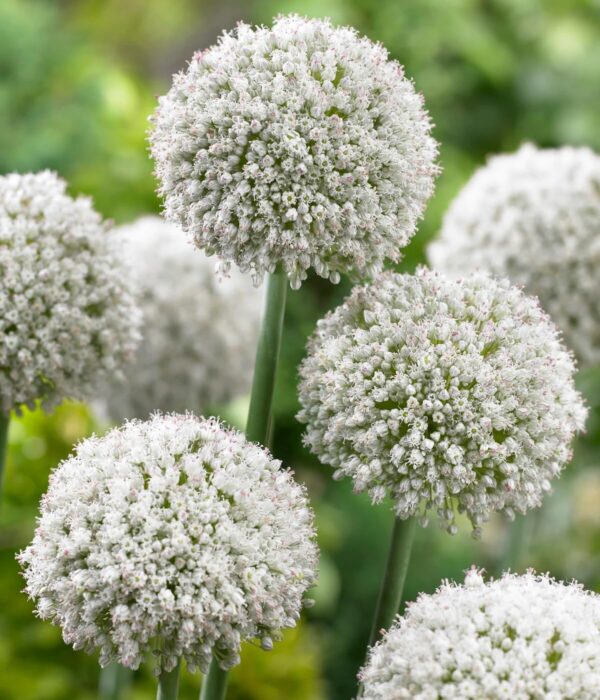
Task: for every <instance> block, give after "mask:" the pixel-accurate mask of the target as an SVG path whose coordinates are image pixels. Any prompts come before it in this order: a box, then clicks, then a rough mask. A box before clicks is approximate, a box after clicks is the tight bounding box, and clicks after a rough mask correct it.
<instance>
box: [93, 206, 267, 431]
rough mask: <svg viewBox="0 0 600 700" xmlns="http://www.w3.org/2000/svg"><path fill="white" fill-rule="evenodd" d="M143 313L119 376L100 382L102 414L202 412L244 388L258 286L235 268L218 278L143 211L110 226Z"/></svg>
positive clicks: (178, 234)
mask: <svg viewBox="0 0 600 700" xmlns="http://www.w3.org/2000/svg"><path fill="white" fill-rule="evenodd" d="M117 233H118V234H119V235H120V236H121V238H122V240H123V242H124V244H125V252H126V257H127V258H128V262H129V266H130V269H131V272H132V274H133V281H134V283H135V287H136V289H137V293H138V303H139V306H140V308H141V310H142V313H143V326H142V335H143V342H142V344H141V345H140V347H139V349H138V352H137V354H136V358H135V361H134V363H133V365H132V366H131V367H129V368H128V371H127V379H126V382H125V383H121V384H120V385H118V386H112V385H111V386H108V387H107V391H106V399H105V404H106V408H107V409H108V414H109V416H110V417H111V418H112V419H113V420H115V421H118V422H120V421H121V420H123V419H125V418H147V417H148V416H149V415H150V414H151V413H152V412H153V411H155V410H160V411H175V412H182V411H185V410H187V409H194V410H197V411H204V410H206V409H208V408H211V407H215V406H218V405H220V404H222V403H223V402H225V401H228V400H230V399H232V398H234V397H236V396H240V395H241V394H243V393H244V392H246V391H247V390H248V389H249V386H250V380H251V377H252V368H253V365H254V355H255V349H256V340H257V337H258V328H259V324H260V315H261V305H262V292H261V291H259V290H258V289H256V287H254V285H253V284H252V282H251V280H250V278H249V277H245V276H244V275H242V274H241V273H239V272H237V271H233V272H232V274H231V276H229V277H225V278H222V279H221V278H219V277H218V276H217V274H216V273H215V269H214V268H215V263H214V261H211V260H210V259H209V258H207V257H206V256H205V255H204V254H203V253H201V252H200V251H196V250H194V248H193V247H192V246H191V245H190V243H189V242H188V241H186V239H185V234H184V233H183V232H182V231H181V230H180V229H179V228H177V227H176V226H174V225H173V224H169V223H166V222H165V221H163V220H161V219H160V218H158V217H153V216H148V217H144V218H141V219H139V220H138V221H136V222H134V223H133V224H131V225H129V226H123V227H121V228H120V229H117Z"/></svg>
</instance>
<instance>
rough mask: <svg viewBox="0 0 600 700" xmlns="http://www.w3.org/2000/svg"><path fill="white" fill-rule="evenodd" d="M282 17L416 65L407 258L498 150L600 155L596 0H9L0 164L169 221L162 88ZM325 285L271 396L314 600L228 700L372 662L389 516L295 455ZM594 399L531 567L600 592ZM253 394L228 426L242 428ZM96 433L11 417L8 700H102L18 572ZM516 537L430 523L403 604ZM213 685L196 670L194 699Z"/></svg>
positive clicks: (312, 299)
mask: <svg viewBox="0 0 600 700" xmlns="http://www.w3.org/2000/svg"><path fill="white" fill-rule="evenodd" d="M280 12H299V13H302V14H308V15H313V16H330V17H331V18H332V19H333V20H334V21H336V22H341V23H348V24H352V25H354V26H356V27H357V28H358V29H359V30H360V31H361V32H363V33H366V34H367V35H368V36H370V37H371V38H372V39H375V40H380V41H382V42H383V43H384V44H385V45H386V46H387V47H388V49H389V50H390V52H391V54H392V55H393V56H394V57H395V58H397V59H399V60H400V61H401V62H402V63H403V64H404V65H405V66H406V70H407V73H408V75H410V76H411V77H413V78H414V80H415V83H416V85H417V88H418V89H419V90H421V91H422V92H423V93H424V95H425V98H426V103H427V105H428V108H429V110H430V112H431V114H432V116H433V119H434V121H435V123H436V125H437V126H436V130H435V134H436V137H437V138H438V140H439V141H440V142H441V144H442V148H441V156H440V160H441V164H442V166H443V168H444V171H443V174H442V175H441V176H440V178H439V181H438V187H437V192H436V195H435V196H434V198H433V200H432V202H431V205H430V207H429V209H428V211H427V214H426V217H425V219H424V221H423V222H422V225H421V226H420V230H419V233H418V234H417V236H416V237H415V239H414V241H413V242H412V243H411V245H410V246H409V248H408V249H407V251H406V256H405V259H404V261H403V263H402V265H401V266H402V268H403V269H407V270H410V269H413V268H414V266H415V265H416V264H418V263H421V262H423V261H424V259H425V257H424V247H425V244H426V242H427V241H428V240H429V239H430V238H431V237H432V236H434V235H435V232H436V230H437V229H438V227H439V222H440V219H441V216H442V214H443V212H444V210H445V208H446V207H447V205H448V202H449V200H450V199H451V198H452V197H453V196H454V194H455V193H456V192H457V190H458V189H459V188H460V186H461V185H462V183H463V182H464V181H465V180H466V179H467V178H468V177H469V175H470V174H471V173H472V171H473V169H474V168H475V167H476V166H477V165H478V164H479V163H481V162H482V161H483V160H484V158H485V156H486V155H487V154H488V153H491V152H498V151H503V150H511V149H514V148H515V147H516V146H518V145H519V143H521V142H522V141H524V140H531V141H534V142H536V143H538V144H540V145H554V144H562V143H574V144H587V145H590V146H592V147H594V148H596V150H600V128H598V118H597V92H598V84H599V82H600V81H599V79H600V40H599V39H600V4H599V2H598V0H379V1H378V2H372V0H255V1H254V2H242V1H241V0H238V1H237V2H236V1H232V0H221V1H220V2H217V0H151V2H149V1H148V0H0V172H8V171H11V170H19V171H25V170H36V169H40V168H53V169H56V170H58V171H59V173H60V174H61V175H63V176H64V177H66V178H67V179H68V180H69V182H70V184H71V191H72V192H73V193H77V192H84V193H86V194H90V195H92V196H93V197H94V200H95V202H96V204H97V207H98V208H99V209H100V211H102V212H103V214H105V215H106V216H110V217H114V218H116V219H117V220H119V221H124V220H128V219H131V218H134V217H135V216H138V215H139V214H142V213H147V212H148V211H152V210H156V209H157V208H158V202H157V200H156V197H155V195H154V191H153V190H154V182H153V178H152V173H151V171H152V166H151V162H150V161H149V159H148V157H147V151H146V144H145V131H146V129H147V117H148V115H149V114H150V113H151V111H152V109H153V106H154V103H155V95H156V94H161V93H162V92H164V91H165V89H166V88H167V86H168V84H169V80H170V74H171V73H172V72H173V71H175V70H178V69H181V68H183V67H184V66H185V62H186V60H187V59H188V58H189V56H190V55H191V54H192V52H193V51H194V50H195V49H197V48H201V47H203V46H206V45H208V44H210V43H211V42H212V41H213V40H214V38H215V36H216V34H217V33H218V32H219V31H220V30H221V29H223V28H231V27H232V26H233V24H234V23H235V21H236V20H238V19H246V20H252V21H259V22H268V21H269V19H270V17H271V16H273V15H275V14H278V13H280ZM348 288H349V287H348V284H347V283H346V282H342V284H340V285H339V286H337V287H332V286H331V285H329V284H328V283H326V282H324V281H323V280H320V279H316V278H312V279H310V281H309V283H307V284H306V285H304V286H303V287H302V289H301V290H300V291H298V292H293V293H291V294H290V298H289V305H288V313H287V317H286V328H285V336H284V347H283V357H282V363H281V370H280V375H279V381H278V387H277V395H276V402H277V403H276V431H275V436H274V452H275V453H276V455H277V456H278V457H280V458H281V459H283V460H284V462H285V463H286V464H287V465H290V466H292V467H293V468H294V469H295V471H296V474H297V476H298V478H299V479H301V480H303V481H305V482H306V483H307V485H308V488H309V491H310V494H311V497H312V499H313V502H314V505H315V510H316V514H317V525H318V528H319V539H320V545H321V549H322V559H321V578H320V583H319V585H318V587H317V589H316V591H315V593H314V597H315V600H316V605H315V607H314V608H313V609H312V610H311V611H310V613H309V614H308V615H307V619H306V621H305V623H304V624H303V625H302V626H301V627H300V628H298V629H297V630H295V631H292V632H290V633H289V634H288V635H287V636H286V639H285V640H284V641H283V642H282V643H280V644H279V645H276V648H275V650H274V651H273V652H271V653H265V652H263V651H261V650H260V649H257V648H254V647H248V648H247V649H246V650H245V652H244V656H243V663H242V665H241V666H240V667H239V669H237V670H236V672H235V673H234V674H232V680H231V692H230V695H229V697H230V698H231V699H232V700H242V699H243V700H255V699H256V700H258V698H261V699H262V700H271V698H272V699H273V700H275V699H276V698H281V697H288V698H289V699H290V700H296V699H298V700H301V699H302V700H321V698H331V699H334V700H347V699H348V698H350V697H352V696H353V693H354V692H355V687H356V686H355V674H356V671H357V669H358V667H359V666H360V664H361V663H362V660H363V658H364V651H365V643H366V639H367V637H368V632H369V626H370V623H371V615H372V610H373V606H374V603H375V599H376V596H377V588H378V583H379V579H380V576H381V572H382V569H383V564H384V560H385V555H386V550H387V544H388V542H387V540H388V533H389V526H390V522H391V515H390V510H389V508H388V507H387V506H386V505H385V504H384V505H381V506H379V507H376V508H375V507H372V506H371V505H370V503H369V502H368V499H366V498H365V497H363V496H360V497H359V496H356V495H354V494H353V493H352V491H351V487H350V484H348V483H345V482H339V483H338V482H333V481H332V479H331V478H330V472H329V470H328V469H326V468H323V467H322V466H320V465H319V464H318V463H316V462H315V460H314V459H313V458H312V457H311V456H310V455H309V454H308V452H307V451H306V450H304V449H303V448H302V446H301V432H302V431H301V428H300V426H299V425H298V424H297V422H296V421H295V418H294V415H295V412H296V410H297V401H296V380H297V376H296V367H297V365H298V363H299V361H300V359H301V358H302V356H303V353H304V346H305V341H306V337H307V335H308V334H309V333H310V332H311V331H312V329H313V328H314V325H315V323H316V320H317V319H318V318H319V317H321V316H323V315H324V314H325V313H326V311H327V310H328V309H330V308H332V307H333V306H335V305H336V304H337V303H339V301H341V299H342V298H343V296H344V295H345V294H346V293H347V291H348ZM580 384H581V388H582V390H583V391H584V392H585V394H586V396H587V397H588V400H589V402H590V404H591V405H592V406H593V410H592V414H591V416H590V420H589V422H588V433H587V435H586V436H585V437H584V438H582V439H581V440H580V441H579V442H578V444H577V446H576V451H575V459H574V464H573V466H572V468H570V469H569V470H568V471H567V473H566V474H565V476H564V477H563V479H561V481H560V482H559V485H558V486H557V488H556V490H555V493H554V495H553V496H552V497H551V499H549V501H548V503H547V504H546V505H545V506H544V508H543V509H542V511H541V513H540V514H536V515H535V517H534V518H533V519H532V522H531V527H530V528H529V529H531V530H532V531H533V537H532V542H531V546H530V547H529V548H522V550H521V559H520V562H519V568H524V567H525V566H527V565H533V566H535V567H537V568H539V569H543V570H550V571H551V572H553V573H554V574H556V575H557V576H561V577H565V578H571V577H577V578H579V579H580V580H582V581H583V582H584V583H585V584H586V585H587V586H589V587H592V588H595V589H600V516H599V513H600V372H599V371H597V370H591V371H589V372H586V374H585V375H582V376H581V377H580ZM243 411H244V402H241V403H238V404H237V405H235V406H233V407H230V408H229V410H227V411H225V413H224V415H226V416H228V417H230V418H231V419H232V420H234V421H235V420H237V421H238V422H239V420H240V416H243ZM94 429H98V427H97V426H95V423H94V421H93V419H92V417H91V416H90V414H89V412H88V410H87V409H86V408H85V407H82V406H79V405H68V406H65V407H62V408H60V409H59V410H57V412H56V413H55V414H54V415H53V416H50V417H46V416H44V415H43V414H42V413H41V412H33V413H27V414H26V415H25V416H24V417H23V418H21V419H18V420H16V421H14V422H13V424H12V428H11V434H10V464H9V468H8V471H7V474H6V489H5V491H6V493H5V499H4V503H3V505H2V509H1V510H0V600H2V602H3V605H2V613H1V614H0V698H2V700H17V698H18V700H88V699H91V698H93V697H95V689H96V684H97V677H98V669H97V664H96V661H95V659H94V658H92V657H87V656H85V655H83V654H81V653H75V652H73V651H72V650H71V649H69V648H67V647H65V646H64V645H63V644H62V642H61V640H60V633H59V631H58V630H56V629H55V628H53V627H52V626H50V625H49V624H47V623H42V622H40V621H39V620H37V619H36V618H34V617H33V615H32V613H31V605H30V603H29V602H28V601H27V599H26V598H25V596H24V595H22V594H21V593H20V588H21V587H22V581H21V579H20V577H19V574H18V568H17V565H16V563H15V561H14V554H15V552H16V551H17V550H19V549H20V548H22V547H23V546H24V545H26V544H27V542H28V540H29V538H30V536H31V532H32V530H33V526H34V519H35V513H36V511H37V503H38V500H39V497H40V495H41V494H42V493H43V492H44V490H45V488H46V484H47V478H48V473H49V471H50V469H51V468H52V467H53V466H54V465H56V464H57V462H58V461H59V460H60V459H62V458H63V457H64V456H66V455H67V454H68V452H69V450H70V447H71V445H72V444H73V443H74V442H75V441H77V440H78V439H80V438H81V437H83V436H85V435H87V434H89V433H90V432H91V431H92V430H94ZM508 532H509V529H508V527H507V525H506V523H505V522H503V521H501V520H493V521H492V522H491V523H490V524H489V525H488V526H487V527H486V528H485V530H484V536H483V538H482V540H481V541H480V542H475V541H474V540H472V538H471V537H470V535H469V528H468V526H467V525H466V524H464V527H462V528H461V531H460V533H459V535H458V536H456V537H454V538H452V537H449V536H448V535H446V534H445V533H443V532H439V531H438V530H436V529H435V527H434V526H430V527H429V528H428V529H426V530H420V531H419V532H418V534H417V540H416V542H415V548H414V554H413V565H412V567H411V571H410V573H409V579H408V582H407V591H406V593H407V598H408V599H414V597H415V596H416V595H417V593H418V592H419V591H431V590H433V589H434V588H435V587H436V586H437V585H438V583H439V582H440V580H441V579H442V578H444V577H449V578H460V577H461V575H462V572H463V571H464V570H465V569H466V568H468V567H469V566H470V565H472V564H476V565H478V566H483V567H485V568H486V569H487V570H488V572H490V573H497V572H498V571H499V570H500V567H501V566H502V564H503V562H504V561H505V558H506V551H507V546H508V545H507V542H508ZM198 685H199V678H198V677H197V676H196V677H192V676H189V675H188V674H186V675H185V676H184V682H183V687H182V698H183V700H187V699H188V698H193V697H197V688H198ZM153 687H154V682H153V679H152V677H151V672H150V671H149V670H148V669H147V668H144V669H142V670H141V671H140V672H138V673H137V674H135V677H134V682H133V686H132V690H131V699H132V700H142V698H149V697H153V693H154V690H153Z"/></svg>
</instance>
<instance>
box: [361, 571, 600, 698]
mask: <svg viewBox="0 0 600 700" xmlns="http://www.w3.org/2000/svg"><path fill="white" fill-rule="evenodd" d="M360 677H361V680H362V683H363V687H364V694H363V696H362V697H363V698H364V700H434V699H435V698H444V699H445V700H481V699H482V698H486V700H506V699H507V698H512V699H513V700H565V699H566V698H573V699H575V698H577V700H594V698H598V697H600V599H599V598H598V596H597V595H595V594H590V593H588V592H586V591H584V590H583V589H582V587H581V586H580V585H578V584H575V583H573V584H570V585H567V584H564V583H559V582H557V581H554V580H553V579H551V578H549V577H548V576H536V575H535V574H534V573H532V572H529V573H527V574H526V575H524V576H515V575H513V574H505V575H504V576H503V577H502V578H501V579H499V580H497V581H490V582H489V583H484V580H483V577H482V576H481V574H480V573H479V572H478V571H476V570H473V571H471V572H470V573H468V574H467V577H466V579H465V583H464V584H463V585H462V586H457V585H455V584H451V583H444V584H443V585H442V586H441V587H440V588H439V589H438V591H437V592H436V593H435V594H433V595H421V596H420V597H419V599H418V600H417V601H416V603H413V604H411V605H409V607H408V610H407V612H406V613H405V615H404V616H403V617H401V618H399V619H398V621H397V623H396V624H395V625H394V626H393V627H392V628H391V630H390V631H389V632H388V633H387V634H386V635H385V637H384V638H383V640H382V641H381V642H380V643H379V644H377V645H376V646H375V647H374V648H373V649H372V651H371V653H370V656H369V659H368V662H367V665H366V667H365V668H364V669H363V670H362V672H361V674H360Z"/></svg>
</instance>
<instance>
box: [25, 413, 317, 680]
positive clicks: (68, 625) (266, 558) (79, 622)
mask: <svg viewBox="0 0 600 700" xmlns="http://www.w3.org/2000/svg"><path fill="white" fill-rule="evenodd" d="M19 559H20V562H21V564H22V566H23V568H24V576H25V579H26V582H27V587H26V592H27V593H28V594H29V596H30V597H31V598H33V599H34V600H36V602H37V613H38V615H39V616H40V617H42V618H43V619H50V620H52V621H53V622H54V623H55V624H58V625H60V626H61V627H62V630H63V637H64V639H65V642H66V643H68V644H72V645H73V647H74V648H76V649H84V650H86V651H89V652H91V651H94V650H95V649H98V650H99V651H100V663H101V664H102V665H105V664H107V663H109V662H111V661H113V660H117V661H119V662H120V663H122V664H123V665H125V666H128V667H131V668H137V667H138V665H139V663H140V662H141V660H142V657H143V656H144V654H145V653H146V652H148V651H150V650H153V651H154V653H155V654H156V655H157V657H158V664H157V669H156V670H157V672H158V671H160V670H161V669H166V670H169V669H171V668H173V667H174V665H175V664H176V661H177V659H178V658H180V657H183V658H185V660H186V662H187V664H188V665H189V666H190V667H192V668H195V667H200V668H201V669H202V670H206V667H207V665H208V663H209V661H210V659H211V654H212V653H213V652H214V653H215V655H216V657H217V658H218V659H219V661H220V663H221V665H222V666H223V667H224V668H227V667H229V666H231V665H233V664H235V663H237V662H238V654H239V649H240V644H241V642H242V641H244V640H246V639H253V638H258V639H259V640H260V641H261V643H262V645H263V647H265V648H270V646H271V644H272V639H273V638H275V639H277V638H278V636H279V634H280V630H282V629H283V628H286V627H292V626H294V625H295V624H296V620H297V619H298V616H299V614H300V610H301V606H302V596H303V594H304V593H305V591H306V590H307V588H309V587H310V586H312V585H313V583H314V582H315V576H316V573H315V572H316V564H317V548H316V544H315V541H314V528H313V524H312V512H311V510H310V507H309V505H308V501H307V498H306V495H305V492H304V489H303V487H301V486H300V485H298V484H297V483H296V482H295V481H294V479H293V477H292V475H291V473H290V472H288V471H285V470H283V469H281V464H280V462H279V461H277V460H274V459H273V458H272V457H271V455H270V454H269V452H268V451H267V450H266V449H264V448H263V447H261V446H260V445H257V444H253V443H249V442H247V440H246V439H245V438H244V436H243V435H242V434H241V433H238V432H236V431H231V430H226V429H225V428H223V427H222V426H221V425H220V424H219V423H218V422H217V421H216V420H214V419H204V418H196V417H195V416H193V415H191V414H187V415H176V414H171V415H159V414H155V415H154V416H152V417H151V418H150V419H149V420H148V421H145V422H141V421H131V422H129V423H126V424H125V425H123V426H122V427H121V428H118V429H114V430H112V431H111V432H109V433H108V434H106V435H105V436H104V437H100V438H98V437H93V438H90V439H88V440H85V441H83V442H82V443H80V445H79V446H78V447H77V449H76V452H75V454H74V455H73V456H72V457H70V458H69V459H67V460H66V461H64V462H62V464H61V465H59V467H58V468H57V469H56V470H55V471H54V472H53V473H52V475H51V479H50V485H49V488H48V492H47V493H46V495H45V496H44V498H43V500H42V512H41V516H40V518H39V520H38V525H37V529H36V532H35V535H34V539H33V542H32V544H31V545H29V547H28V548H27V549H26V550H24V551H23V552H22V553H21V554H20V555H19Z"/></svg>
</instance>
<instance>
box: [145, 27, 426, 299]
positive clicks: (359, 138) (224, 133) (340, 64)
mask: <svg viewBox="0 0 600 700" xmlns="http://www.w3.org/2000/svg"><path fill="white" fill-rule="evenodd" d="M152 121H153V129H152V132H151V136H150V141H151V152H152V155H153V157H154V159H155V161H156V174H157V176H158V179H159V181H160V189H159V192H160V193H161V195H162V196H163V197H164V199H165V213H166V216H167V218H168V219H170V220H171V221H174V222H176V223H177V224H179V225H180V226H181V227H182V228H183V229H184V230H185V231H187V232H188V233H190V234H192V235H193V237H194V239H195V241H196V244H197V245H198V247H200V248H202V249H204V250H205V251H206V252H207V253H208V254H211V255H212V254H216V255H218V256H219V257H220V258H221V260H222V261H223V263H224V265H225V267H228V266H229V265H230V264H231V263H235V264H236V265H238V266H239V267H240V269H241V270H243V271H247V270H249V271H251V272H252V273H253V274H254V276H255V277H256V278H258V279H260V278H262V276H263V274H264V273H265V272H273V271H274V270H275V269H276V267H277V266H282V268H283V270H284V271H285V273H286V275H287V276H288V278H289V280H290V282H291V284H292V287H294V288H297V287H299V286H300V284H301V283H302V280H304V279H305V278H306V275H307V270H308V269H309V268H313V269H314V270H315V271H316V273H317V274H319V275H321V276H322V277H326V278H329V279H330V280H331V281H333V282H336V281H337V280H338V279H339V276H340V273H350V274H353V275H355V276H359V277H364V276H365V275H369V274H372V273H373V272H376V271H378V270H380V269H381V268H382V265H383V262H384V260H385V259H386V258H389V259H390V260H393V261H397V260H399V258H400V256H401V250H402V248H404V246H406V244H407V243H408V242H409V240H410V238H411V237H412V235H413V233H414V231H415V226H416V223H417V221H418V219H419V218H420V217H421V215H422V213H423V209H424V207H425V204H426V202H427V200H428V199H429V197H430V196H431V194H432V191H433V181H434V177H435V175H436V174H437V166H436V165H435V159H436V156H437V145H436V143H435V141H434V140H433V139H432V137H431V135H430V131H431V122H430V119H429V117H428V115H427V112H426V111H425V109H424V106H423V99H422V97H421V95H420V94H418V93H417V92H416V91H415V88H414V86H413V84H412V82H411V81H410V80H408V79H407V78H406V77H405V75H404V69H403V67H402V66H401V65H400V64H399V63H397V62H396V61H392V60H390V59H389V56H388V53H387V51H386V50H385V49H384V48H383V47H382V46H381V45H379V44H375V43H373V42H371V41H370V40H368V39H366V38H364V37H361V36H359V35H358V34H357V32H356V31H355V30H353V29H350V28H347V27H344V28H340V27H334V26H332V24H331V23H330V22H329V21H328V20H315V19H305V18H303V17H299V16H296V15H291V16H282V17H279V18H277V19H276V20H275V21H274V23H273V26H272V27H255V28H254V27H250V26H248V25H246V24H243V23H242V24H239V25H238V27H237V29H236V30H235V31H234V32H231V33H224V34H223V35H222V37H221V39H220V41H219V43H218V44H217V45H216V46H213V47H211V48H209V49H208V50H206V51H200V52H198V53H196V54H195V55H194V57H193V58H192V60H191V62H190V64H189V66H188V68H187V70H186V71H184V72H182V73H180V74H179V75H176V76H175V79H174V82H173V86H172V88H171V90H170V91H169V92H168V93H167V95H165V96H164V97H162V98H161V99H160V102H159V106H158V108H157V110H156V113H155V115H154V117H153V120H152Z"/></svg>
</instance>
